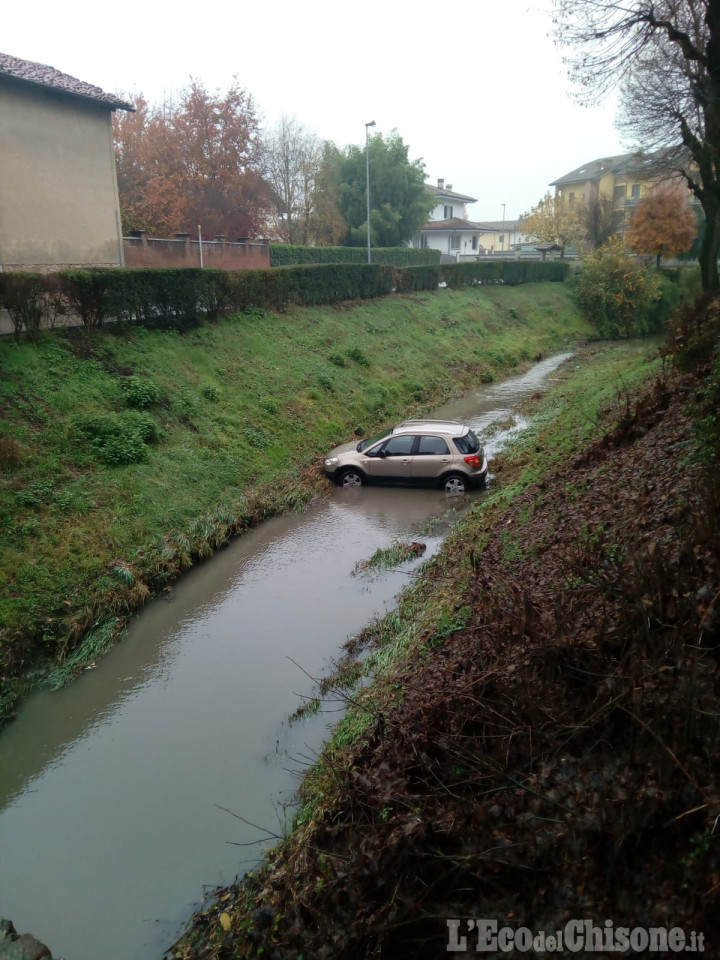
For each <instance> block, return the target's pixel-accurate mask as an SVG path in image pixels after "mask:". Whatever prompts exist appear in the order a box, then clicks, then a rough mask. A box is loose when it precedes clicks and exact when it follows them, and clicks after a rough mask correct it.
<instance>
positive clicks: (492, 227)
mask: <svg viewBox="0 0 720 960" xmlns="http://www.w3.org/2000/svg"><path fill="white" fill-rule="evenodd" d="M524 225H525V221H524V220H523V219H520V220H485V221H484V222H483V223H481V224H480V226H481V227H483V228H484V229H485V230H488V231H496V230H499V231H500V233H502V232H503V230H513V231H515V230H522V228H523V226H524Z"/></svg>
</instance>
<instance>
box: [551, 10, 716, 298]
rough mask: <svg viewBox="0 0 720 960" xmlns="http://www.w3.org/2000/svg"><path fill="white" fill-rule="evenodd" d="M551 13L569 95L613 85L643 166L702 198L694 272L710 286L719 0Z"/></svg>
mask: <svg viewBox="0 0 720 960" xmlns="http://www.w3.org/2000/svg"><path fill="white" fill-rule="evenodd" d="M553 19H554V25H555V36H556V40H557V41H558V43H559V44H560V45H561V46H562V47H564V48H565V49H566V50H568V51H569V53H568V55H567V56H566V62H567V63H568V65H569V67H570V73H571V76H572V77H573V78H574V80H575V81H576V83H577V85H578V86H577V91H578V93H577V96H578V99H580V100H581V101H582V102H585V103H596V102H599V101H601V100H602V99H603V98H604V97H605V95H606V94H607V93H608V91H609V90H610V89H611V88H614V87H619V89H620V91H621V101H622V108H623V113H622V119H621V122H620V126H621V128H622V129H623V130H624V131H625V133H626V135H627V136H628V137H631V138H632V140H633V141H634V142H635V143H636V144H639V145H641V147H642V149H643V150H644V151H647V153H646V156H647V161H648V170H649V172H652V173H654V174H658V173H663V174H664V175H666V176H668V177H669V176H671V175H675V176H679V177H682V178H683V179H684V180H685V181H686V183H687V185H688V187H689V189H690V190H691V191H692V193H693V194H694V195H695V196H696V197H697V199H698V201H699V202H700V204H701V205H702V208H703V211H704V213H705V220H706V223H705V232H704V234H703V240H702V244H701V247H700V255H699V259H700V269H701V273H702V282H703V287H704V288H705V289H706V290H707V289H717V288H718V287H719V286H720V282H719V278H718V263H717V258H718V252H719V250H720V0H624V2H622V0H621V2H610V0H555V14H554V18H553ZM651 165H654V167H653V166H651Z"/></svg>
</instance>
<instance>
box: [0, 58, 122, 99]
mask: <svg viewBox="0 0 720 960" xmlns="http://www.w3.org/2000/svg"><path fill="white" fill-rule="evenodd" d="M3 76H6V77H12V78H13V79H14V80H22V81H24V82H26V83H34V84H36V85H37V86H40V87H46V88H48V89H50V90H57V91H59V92H60V93H69V94H70V95H71V96H75V97H83V98H84V99H85V100H94V101H96V102H97V103H101V104H103V106H106V107H109V108H110V109H111V110H134V107H133V106H132V105H131V104H129V103H125V102H124V101H123V100H119V99H118V98H117V97H115V96H113V95H112V94H110V93H105V91H104V90H101V89H100V87H95V86H93V84H91V83H85V81H84V80H77V79H76V78H75V77H71V76H69V75H68V74H67V73H61V72H60V71H59V70H56V69H55V68H54V67H48V66H46V65H45V64H43V63H33V61H32V60H21V59H20V58H19V57H11V56H10V55H9V54H7V53H0V77H3Z"/></svg>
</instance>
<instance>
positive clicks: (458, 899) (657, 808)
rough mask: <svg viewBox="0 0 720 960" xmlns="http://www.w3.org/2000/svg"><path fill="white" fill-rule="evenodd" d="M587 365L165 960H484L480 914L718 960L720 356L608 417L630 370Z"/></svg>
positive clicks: (599, 361)
mask: <svg viewBox="0 0 720 960" xmlns="http://www.w3.org/2000/svg"><path fill="white" fill-rule="evenodd" d="M718 312H719V311H718V310H717V309H716V308H715V313H714V315H713V314H712V312H711V317H710V320H707V319H706V318H703V319H702V322H701V324H700V326H701V328H703V327H704V330H705V332H706V333H707V332H708V331H709V335H708V336H705V339H704V340H703V339H702V337H701V339H700V346H699V347H698V348H695V350H694V353H695V355H696V356H698V357H701V358H703V357H704V358H707V356H708V355H709V353H710V349H711V348H712V347H713V346H714V344H715V343H716V341H717V336H718V332H720V323H718V321H717V314H718ZM695 333H696V334H697V331H695ZM682 334H683V336H682V338H681V341H679V342H684V343H687V338H688V336H689V335H692V331H690V329H689V328H686V329H685V330H683V331H682ZM586 363H587V365H585V363H584V364H583V365H582V366H580V367H579V368H578V369H576V370H574V371H571V372H569V373H568V376H567V380H566V382H565V384H564V385H563V387H562V389H560V390H558V391H556V392H555V393H554V395H553V396H552V397H551V398H550V402H549V404H545V405H544V406H543V407H542V409H541V413H540V415H539V419H538V421H537V422H536V426H535V429H534V432H533V433H532V434H530V435H529V438H526V440H525V441H524V442H523V444H522V445H520V446H518V447H516V448H515V450H514V451H513V452H511V453H509V454H508V455H506V456H504V457H503V458H502V461H501V462H500V464H499V465H498V466H499V467H500V478H499V479H500V482H499V484H498V485H497V486H498V488H499V489H498V490H497V491H496V493H495V494H493V495H492V496H491V497H490V498H487V499H485V500H484V501H482V502H481V503H480V504H479V505H478V506H477V507H475V508H474V509H473V510H472V511H471V512H470V514H469V515H468V516H467V517H466V518H465V519H464V520H463V521H461V523H460V524H458V526H457V528H456V530H455V531H454V533H453V534H452V535H451V537H450V538H449V539H448V541H447V543H446V545H445V547H444V549H443V551H442V553H441V555H440V556H439V557H438V558H436V559H435V560H433V561H432V562H431V563H430V564H429V566H428V567H427V569H426V573H425V575H424V577H423V578H422V581H421V582H420V583H419V584H418V585H417V586H416V587H414V588H413V589H411V590H410V591H409V592H408V593H407V595H406V596H405V597H404V599H403V602H402V604H401V607H400V610H399V612H398V613H396V614H391V615H390V616H389V617H388V618H386V620H385V621H384V622H383V623H381V624H379V625H378V626H376V627H375V628H373V629H371V630H369V631H367V633H366V635H365V637H364V641H365V643H366V644H368V646H369V648H370V653H369V654H368V655H367V657H366V659H365V660H364V661H363V664H364V666H367V665H368V664H371V665H373V666H374V667H375V668H376V670H377V671H378V672H377V676H376V679H375V680H374V682H373V683H372V684H371V685H370V686H366V687H364V688H363V690H362V691H360V692H359V693H356V694H355V695H353V697H352V701H351V706H350V709H349V713H348V715H347V717H346V719H345V720H344V721H343V722H342V723H341V725H340V727H339V729H338V731H337V733H336V735H335V737H334V739H333V741H332V742H331V744H330V745H329V746H328V748H327V750H326V751H325V753H324V754H323V756H322V757H321V759H320V762H319V763H318V764H317V765H316V766H315V768H313V770H312V771H311V773H310V775H309V777H308V778H307V779H306V781H305V783H304V784H303V787H302V795H303V799H304V801H305V804H304V807H303V808H302V810H301V813H300V815H299V817H298V823H297V827H296V832H295V833H294V835H293V836H291V837H290V838H289V840H288V841H286V842H285V843H284V844H282V845H281V846H280V848H279V849H278V850H277V851H275V853H274V854H273V855H272V857H271V860H270V864H269V866H267V867H265V868H264V869H261V870H260V871H258V873H257V874H256V875H255V876H254V877H252V878H249V879H247V880H246V881H245V882H244V883H243V884H241V885H240V886H239V887H234V888H231V889H229V890H227V891H225V892H223V894H222V896H221V897H220V898H219V899H218V900H217V902H216V903H215V905H214V906H212V907H210V908H208V909H206V910H204V911H203V912H202V913H201V914H199V915H198V916H197V917H196V919H195V921H194V923H193V926H192V928H191V930H190V932H189V934H188V935H187V936H186V937H185V938H184V939H183V940H182V941H181V942H180V943H178V944H177V945H176V946H175V948H174V950H173V951H172V953H171V954H170V955H171V956H173V957H175V958H181V960H200V958H203V960H208V958H213V960H215V958H220V957H257V956H269V957H273V958H291V957H292V958H295V957H299V956H306V957H316V958H337V957H343V958H355V957H357V958H361V957H370V956H373V957H388V958H393V960H401V958H411V957H412V958H425V957H427V958H430V957H438V956H441V955H445V953H446V950H447V949H449V946H448V945H449V944H455V945H456V946H459V945H460V944H461V943H462V938H463V937H466V938H467V939H466V945H467V946H466V949H467V950H469V951H470V952H474V951H475V948H476V945H477V943H478V937H479V927H478V926H474V924H473V923H472V922H470V923H468V922H467V919H460V918H487V919H489V920H491V921H495V922H496V923H497V926H498V927H499V928H502V927H509V928H510V929H511V930H515V929H517V928H518V927H523V928H526V929H529V931H532V933H533V934H534V933H537V932H539V931H540V930H546V931H548V932H551V931H556V930H561V931H563V932H566V933H568V932H569V933H570V934H572V933H573V932H577V928H575V927H572V926H571V927H570V928H568V929H567V931H566V929H565V924H566V923H567V922H568V921H572V920H583V919H588V920H589V921H591V922H594V923H597V924H599V925H600V929H601V931H605V933H601V934H600V935H601V937H604V936H606V934H607V928H605V927H604V926H603V923H604V921H605V920H606V918H607V920H609V921H612V922H613V923H614V925H615V927H616V928H617V927H627V928H628V930H632V929H633V928H636V927H638V928H640V927H642V928H647V927H664V928H668V929H670V928H673V927H675V928H680V929H681V930H682V931H683V934H682V936H686V937H687V939H686V940H685V944H686V945H687V947H688V949H691V948H692V946H693V944H694V945H695V949H697V947H698V944H699V943H701V942H702V941H700V940H698V938H697V937H696V938H695V939H694V940H693V939H692V932H693V931H695V933H696V934H703V936H704V938H705V949H706V951H707V953H706V955H710V956H715V955H716V954H717V949H718V942H719V941H718V936H719V934H720V929H719V924H718V917H720V911H718V899H719V897H720V894H719V891H720V850H719V849H718V843H719V840H718V831H717V823H718V819H717V818H718V816H719V815H720V780H719V777H718V772H719V769H718V756H717V747H718V739H719V738H720V722H719V720H720V687H719V685H718V662H717V652H718V648H719V647H720V610H719V609H718V597H719V595H720V534H719V533H718V520H719V519H720V516H719V514H720V489H719V486H718V471H717V462H718V459H720V457H719V455H718V447H719V446H720V443H719V441H720V436H719V434H718V429H717V420H716V403H717V400H718V394H719V393H720V362H717V363H716V365H715V368H714V373H713V374H712V375H711V378H710V381H709V385H708V380H707V377H708V373H709V370H710V368H709V364H708V363H707V361H706V359H705V360H704V362H701V363H700V365H699V366H698V367H696V368H695V369H694V370H693V371H692V372H689V373H688V372H678V371H677V370H672V371H671V370H670V369H669V368H668V366H667V364H663V365H662V366H661V365H660V363H659V362H658V361H656V362H655V364H654V365H653V366H651V367H646V370H647V371H648V372H650V373H651V374H652V376H651V379H650V382H649V383H648V384H647V385H646V386H645V388H644V389H642V390H641V391H639V392H636V391H635V390H630V389H627V390H625V391H624V392H623V394H622V395H620V396H619V398H617V399H616V401H615V403H613V404H612V405H611V406H607V405H604V404H603V403H602V402H601V401H602V397H603V393H604V394H605V396H606V395H607V382H606V383H605V384H603V382H602V380H603V374H602V371H603V369H604V370H605V374H608V382H610V381H612V380H614V381H615V382H616V383H617V379H616V376H615V374H614V375H613V376H612V377H610V376H609V372H610V371H611V370H613V369H615V373H617V369H618V366H617V365H618V361H617V360H616V359H612V358H610V359H604V358H603V357H602V356H598V355H595V356H591V357H589V358H587V360H586ZM603 365H604V366H603ZM637 369H638V367H637V364H635V365H634V370H635V372H637ZM627 382H629V381H627ZM698 423H700V427H701V429H700V430H699V431H697V430H696V426H697V424H698ZM452 918H456V919H457V921H458V922H457V925H456V926H454V927H453V929H452V930H451V929H450V928H449V926H448V923H447V921H448V919H452ZM582 929H583V928H581V931H582ZM634 936H635V937H636V939H635V943H636V944H639V945H641V946H642V945H643V943H644V942H645V941H644V939H643V937H644V933H643V931H642V930H641V931H640V932H639V933H637V934H634ZM605 942H606V943H607V941H605ZM674 942H675V943H676V944H677V942H678V940H677V937H676V940H675V941H674ZM566 943H567V941H566ZM618 943H621V942H620V941H618ZM521 945H522V944H521ZM578 945H579V948H580V952H581V954H582V955H583V956H584V955H586V953H588V952H592V945H591V944H590V943H587V944H585V947H586V948H587V949H585V948H583V944H582V942H580V943H579V944H578ZM554 946H555V949H557V943H555V945H554ZM486 949H487V948H486ZM490 952H491V953H492V955H493V956H494V955H496V953H497V952H498V950H497V948H496V949H494V950H493V949H490ZM512 955H513V956H515V955H527V954H526V952H524V951H523V952H522V954H520V953H512ZM556 955H566V953H563V952H562V951H561V952H560V953H558V954H556ZM574 955H577V954H576V951H574Z"/></svg>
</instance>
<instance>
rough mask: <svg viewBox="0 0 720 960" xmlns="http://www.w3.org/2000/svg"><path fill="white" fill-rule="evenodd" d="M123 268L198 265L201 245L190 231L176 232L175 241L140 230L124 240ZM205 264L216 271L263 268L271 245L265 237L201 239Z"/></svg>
mask: <svg viewBox="0 0 720 960" xmlns="http://www.w3.org/2000/svg"><path fill="white" fill-rule="evenodd" d="M123 244H124V249H125V266H126V267H199V266H200V244H199V242H198V241H197V240H191V239H190V235H189V234H178V235H177V237H176V238H175V239H174V240H155V239H153V238H151V237H147V236H146V235H145V234H144V233H141V235H140V236H137V237H125V238H124V239H123ZM202 261H203V266H204V267H212V268H214V269H216V270H266V269H269V267H270V244H269V242H268V241H267V240H262V241H256V242H251V241H249V240H240V241H238V242H236V243H227V242H226V240H225V238H224V237H216V238H215V239H214V240H203V242H202Z"/></svg>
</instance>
